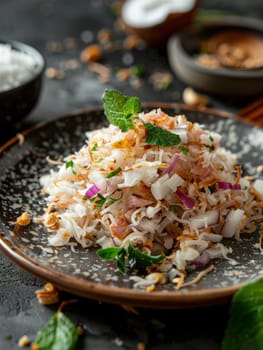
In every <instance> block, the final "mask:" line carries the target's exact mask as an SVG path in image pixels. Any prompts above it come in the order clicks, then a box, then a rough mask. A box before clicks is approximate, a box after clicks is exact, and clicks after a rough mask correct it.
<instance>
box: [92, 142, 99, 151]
mask: <svg viewBox="0 0 263 350" xmlns="http://www.w3.org/2000/svg"><path fill="white" fill-rule="evenodd" d="M97 148H98V144H97V143H95V144H94V145H93V147H92V149H91V150H92V151H96V150H97Z"/></svg>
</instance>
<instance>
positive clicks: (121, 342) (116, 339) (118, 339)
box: [114, 337, 123, 346]
mask: <svg viewBox="0 0 263 350" xmlns="http://www.w3.org/2000/svg"><path fill="white" fill-rule="evenodd" d="M114 343H115V344H116V345H117V346H122V345H123V340H122V339H120V338H118V337H117V338H115V339H114Z"/></svg>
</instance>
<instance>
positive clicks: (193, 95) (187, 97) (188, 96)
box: [183, 87, 209, 107]
mask: <svg viewBox="0 0 263 350" xmlns="http://www.w3.org/2000/svg"><path fill="white" fill-rule="evenodd" d="M183 100H184V103H186V104H187V105H189V106H192V107H205V106H207V104H208V102H209V99H208V97H207V96H205V95H201V94H198V93H197V92H196V91H194V90H193V89H192V88H191V87H187V88H185V89H184V92H183Z"/></svg>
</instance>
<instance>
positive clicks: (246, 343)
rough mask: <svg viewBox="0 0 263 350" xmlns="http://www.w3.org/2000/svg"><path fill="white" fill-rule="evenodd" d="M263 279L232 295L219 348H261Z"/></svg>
mask: <svg viewBox="0 0 263 350" xmlns="http://www.w3.org/2000/svg"><path fill="white" fill-rule="evenodd" d="M262 330H263V279H260V280H258V281H256V282H253V283H249V284H246V285H245V286H244V287H242V288H241V289H240V290H239V291H238V292H237V293H236V294H235V295H234V297H233V299H232V303H231V308H230V318H229V320H228V325H227V329H226V331H225V335H224V339H223V343H222V348H221V350H246V349H254V350H260V349H263V331H262Z"/></svg>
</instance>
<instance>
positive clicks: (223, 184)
mask: <svg viewBox="0 0 263 350" xmlns="http://www.w3.org/2000/svg"><path fill="white" fill-rule="evenodd" d="M218 188H220V190H230V188H231V183H230V182H225V181H220V182H218Z"/></svg>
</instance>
